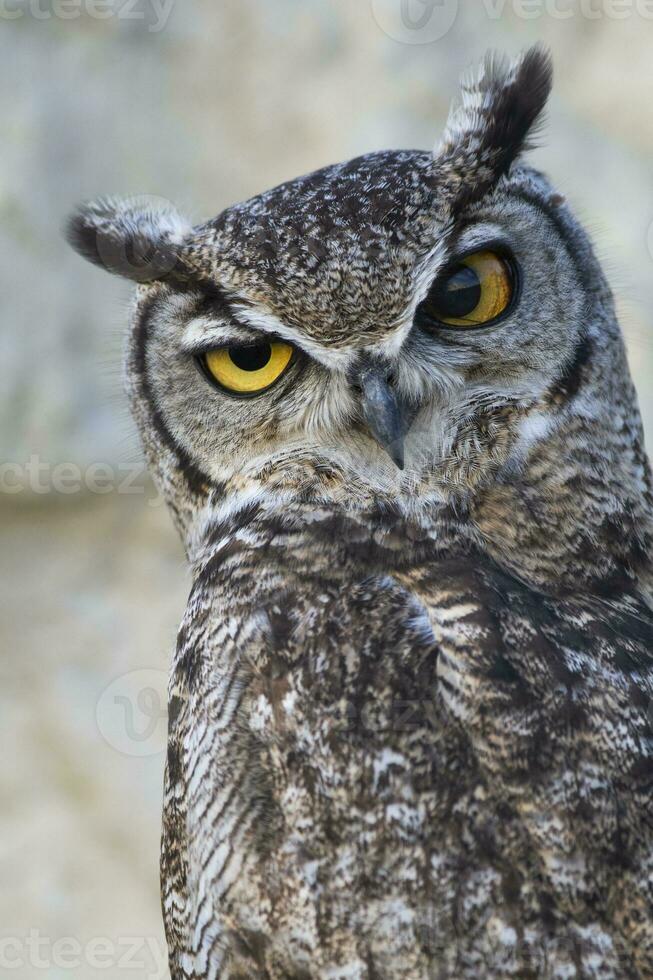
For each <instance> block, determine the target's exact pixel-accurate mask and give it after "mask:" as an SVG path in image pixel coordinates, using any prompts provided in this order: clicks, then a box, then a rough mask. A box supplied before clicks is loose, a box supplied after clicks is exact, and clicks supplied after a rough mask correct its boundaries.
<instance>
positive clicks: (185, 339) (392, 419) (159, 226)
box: [68, 47, 647, 528]
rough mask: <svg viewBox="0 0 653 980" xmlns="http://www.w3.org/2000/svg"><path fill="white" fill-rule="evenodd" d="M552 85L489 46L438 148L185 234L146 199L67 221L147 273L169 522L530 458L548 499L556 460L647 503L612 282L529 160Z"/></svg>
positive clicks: (460, 477)
mask: <svg viewBox="0 0 653 980" xmlns="http://www.w3.org/2000/svg"><path fill="white" fill-rule="evenodd" d="M550 87H551V64H550V60H549V57H548V55H547V54H546V52H545V51H543V50H542V49H540V48H539V47H536V48H533V49H531V50H529V51H527V52H526V53H525V54H523V55H522V56H521V57H520V58H519V59H518V60H517V61H516V62H514V63H513V64H508V63H506V62H504V61H503V60H501V59H497V58H494V57H489V56H488V57H487V58H486V59H485V62H484V63H483V65H482V67H481V69H480V71H479V72H478V73H477V75H476V76H475V77H473V78H470V79H469V80H467V81H465V82H464V84H463V87H462V99H461V102H460V105H459V106H457V107H455V108H454V109H453V110H452V112H451V114H450V117H449V120H448V122H447V126H446V129H445V132H444V135H443V136H442V138H441V139H440V140H439V141H438V144H437V146H436V148H435V150H434V151H433V152H423V151H392V152H380V153H371V154H369V155H366V156H362V157H359V158H357V159H354V160H351V161H349V162H347V163H342V164H338V165H334V166H329V167H325V168H324V169H322V170H319V171H317V172H315V173H312V174H309V175H308V176H304V177H300V178H298V179H296V180H292V181H289V182H288V183H286V184H283V185H281V186H280V187H276V188H274V189H273V190H270V191H268V192H266V193H263V194H261V195H259V196H257V197H254V198H252V199H251V200H249V201H246V202H244V203H241V204H236V205H234V206H233V207H229V208H227V209H226V210H225V211H223V212H222V213H221V214H220V215H218V217H217V218H214V219H213V220H211V221H208V222H206V223H204V224H201V225H199V226H196V227H192V226H191V225H190V224H189V223H188V222H186V221H185V220H184V219H183V218H182V217H181V216H180V215H179V214H178V213H177V212H176V211H175V209H174V208H172V207H163V208H152V207H150V206H149V205H148V204H147V202H145V203H144V202H143V201H141V200H138V199H134V200H131V201H124V202H120V201H113V200H102V201H100V202H98V203H95V204H91V205H88V206H85V207H82V208H81V209H80V210H79V211H78V212H77V213H76V214H74V215H73V216H72V218H71V219H70V223H69V227H68V237H69V240H70V242H71V243H72V245H73V247H74V248H76V249H77V250H78V251H79V252H80V253H81V254H82V255H83V256H85V257H86V258H88V259H90V260H91V261H92V262H95V263H97V264H100V265H102V266H104V267H105V268H106V269H108V270H109V271H110V272H114V273H117V274H119V275H122V276H126V277H128V278H130V279H132V280H135V281H136V282H137V283H138V284H139V285H138V290H137V294H136V302H135V307H134V315H133V322H132V329H131V334H130V342H129V349H128V357H127V382H128V389H129V392H130V395H131V399H132V404H133V408H134V412H135V415H136V418H137V420H138V422H139V425H140V429H141V432H142V436H143V439H144V443H145V446H146V450H147V453H148V455H149V458H150V462H151V465H152V467H153V469H154V471H155V473H156V474H157V475H158V478H159V481H160V483H161V485H162V486H163V489H164V491H165V492H166V494H167V496H168V499H169V502H170V504H171V505H172V508H173V511H174V512H175V513H176V515H177V517H178V520H179V523H180V525H181V527H182V528H184V527H185V526H186V525H187V523H188V520H189V519H190V517H191V516H192V514H193V513H194V512H195V511H196V508H197V506H198V505H199V504H201V503H202V501H205V500H206V497H207V495H208V494H215V493H217V492H220V493H225V492H227V491H228V490H229V489H235V488H239V489H243V488H250V489H251V490H252V492H257V491H258V490H261V489H264V488H268V489H269V488H274V489H275V491H277V492H279V493H283V494H285V495H286V499H288V498H293V497H294V498H300V499H303V500H315V501H320V502H337V503H339V504H341V505H343V506H349V507H365V506H367V505H369V504H370V503H371V502H377V503H378V502H379V501H387V502H390V503H391V504H393V505H397V506H402V507H404V508H407V509H411V508H412V509H418V508H424V507H427V508H428V507H432V506H434V505H437V504H438V503H442V502H447V501H449V502H451V501H452V500H457V501H469V500H470V499H472V500H473V499H476V498H478V497H479V495H483V494H485V495H486V499H487V495H488V494H490V495H491V493H492V492H493V491H494V492H495V493H496V491H497V490H498V489H499V488H502V487H506V486H508V485H510V486H515V485H521V486H522V487H526V486H530V485H532V483H533V480H534V479H535V478H534V476H533V473H534V471H533V466H534V465H539V466H540V468H541V470H542V472H543V474H544V475H543V476H542V474H541V476H542V479H543V480H544V484H546V486H545V488H544V490H543V495H544V497H546V498H551V496H552V495H555V493H556V489H555V480H556V479H562V477H561V474H567V475H569V472H571V471H570V470H569V467H570V466H571V467H572V470H573V475H574V476H576V477H577V476H578V473H579V470H580V471H581V472H583V471H584V470H586V471H587V472H586V475H587V478H588V479H594V480H596V479H598V480H600V481H602V484H605V481H606V480H607V479H608V476H609V474H610V472H611V468H612V476H614V467H615V466H618V467H620V470H621V474H622V476H620V480H621V483H622V484H623V485H622V486H621V489H619V488H615V493H617V492H618V493H621V494H622V497H623V492H622V491H623V488H624V486H625V487H626V488H627V490H626V491H624V492H626V493H627V494H628V493H630V494H631V495H635V496H636V495H637V494H640V493H641V485H642V481H643V480H645V479H647V476H646V474H647V470H646V464H645V462H644V461H643V459H642V454H641V450H640V449H639V447H640V446H641V431H640V428H639V416H638V414H637V407H636V403H635V399H634V395H633V392H632V388H631V386H630V382H629V378H628V371H627V368H626V365H625V360H624V352H623V347H622V343H621V337H620V332H619V328H618V326H617V323H616V320H615V316H614V311H613V307H612V300H611V296H610V292H609V290H608V288H607V286H606V283H605V280H604V278H603V275H602V273H601V270H600V268H599V266H598V264H597V261H596V260H595V258H594V255H593V252H592V249H591V247H590V245H589V243H588V240H587V238H586V236H585V234H584V233H583V231H582V229H581V228H580V226H579V225H578V223H577V222H576V220H575V219H574V217H573V216H572V214H571V212H570V210H569V209H568V207H567V206H566V204H565V202H564V199H563V198H562V197H561V195H560V194H558V193H556V191H555V190H554V189H553V188H552V187H551V186H550V184H549V183H548V181H547V180H546V179H545V177H543V176H542V175H541V174H540V173H538V172H537V171H535V170H533V169H531V168H529V167H528V166H526V165H525V164H524V163H523V162H522V155H523V153H524V152H525V151H526V150H527V149H528V148H529V144H530V142H531V141H532V137H533V133H534V131H535V129H536V127H537V124H538V120H540V117H541V114H542V110H543V108H544V106H545V103H546V100H547V97H548V94H549V90H550ZM597 441H598V442H601V445H602V449H601V452H600V453H599V454H598V457H597V456H596V455H595V454H594V455H592V458H591V459H590V458H589V456H588V457H587V458H586V459H583V453H584V452H588V451H589V447H590V446H591V444H592V443H594V444H596V443H597ZM625 450H627V452H625ZM542 453H544V457H543V455H542ZM543 458H545V459H546V460H547V462H546V463H545V464H544V463H543V462H542V459H543ZM538 460H539V462H538ZM544 471H545V472H544ZM547 481H550V482H549V483H547ZM541 482H542V480H540V483H541ZM638 484H639V485H640V490H636V489H635V488H636V486H637V485H638ZM577 496H580V494H577ZM479 520H480V518H479Z"/></svg>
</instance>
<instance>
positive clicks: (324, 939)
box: [70, 49, 653, 980]
mask: <svg viewBox="0 0 653 980" xmlns="http://www.w3.org/2000/svg"><path fill="white" fill-rule="evenodd" d="M550 80H551V69H550V62H549V59H548V57H547V56H546V54H545V53H544V52H543V51H542V50H541V49H533V50H531V51H529V52H527V53H526V54H525V55H524V56H523V57H521V58H520V59H518V60H517V61H516V62H515V63H514V64H513V65H508V64H506V63H504V62H502V61H501V60H499V59H496V58H495V59H487V60H486V62H485V64H484V66H483V68H482V69H481V71H480V74H479V75H478V78H477V81H475V82H473V83H465V85H464V87H463V96H462V107H461V108H460V109H457V110H455V111H454V112H453V113H452V115H451V117H450V120H449V122H448V124H447V128H446V131H445V134H444V137H443V139H442V141H441V142H440V144H439V147H438V149H437V151H436V153H435V154H433V153H430V152H424V151H394V152H382V153H372V154H368V155H366V156H363V157H359V158H357V159H355V160H351V161H349V162H346V163H342V164H336V165H333V166H329V167H325V168H324V169H322V170H319V171H317V172H315V173H313V174H309V175H307V176H304V177H299V178H297V179H295V180H292V181H289V182H287V183H285V184H283V185H281V186H280V187H277V188H274V189H272V190H270V191H267V192H265V193H263V194H260V195H258V196H257V197H254V198H252V199H251V200H249V201H245V202H243V203H240V204H236V205H234V206H232V207H230V208H227V209H226V210H225V211H224V212H222V214H220V215H218V216H217V217H216V218H214V219H213V220H210V221H207V222H205V223H203V224H201V225H199V226H197V227H194V228H190V227H188V226H187V225H185V224H184V223H183V221H182V220H181V219H179V217H178V216H177V215H176V212H173V211H172V210H170V209H169V208H167V207H166V208H164V209H163V210H162V211H153V210H152V209H151V208H150V207H149V206H148V207H146V208H140V209H139V208H138V207H134V206H133V204H131V203H129V202H128V203H127V204H119V203H115V202H114V203H107V202H106V201H103V202H100V204H99V205H96V206H89V207H87V208H85V209H83V210H82V211H81V212H79V213H78V214H77V215H76V216H75V217H74V218H73V219H72V222H71V225H70V236H71V241H72V243H73V245H74V246H75V247H76V248H77V249H78V250H79V251H81V252H82V254H84V255H85V256H86V257H87V258H90V259H91V260H92V261H95V262H98V261H99V262H101V263H103V264H105V265H106V266H107V267H108V268H109V269H110V271H113V272H117V273H119V274H121V275H126V276H128V277H129V278H132V279H135V280H137V281H138V282H139V283H140V285H139V287H138V290H137V294H136V302H135V306H134V316H133V322H132V329H131V332H130V338H129V345H128V357H127V368H126V374H127V386H128V391H129V395H130V399H131V404H132V407H133V411H134V415H135V417H136V420H137V422H138V425H139V428H140V431H141V434H142V438H143V442H144V446H145V450H146V454H147V457H148V461H149V463H150V466H151V469H152V472H153V474H154V477H155V479H156V480H157V482H158V484H159V486H160V487H161V489H162V491H163V493H164V494H165V496H166V499H167V501H168V503H169V505H170V507H171V509H172V512H173V515H174V517H175V520H176V523H177V525H178V527H179V530H180V533H181V535H182V537H183V540H184V544H185V547H186V550H187V553H188V557H189V560H190V564H191V568H192V574H193V586H192V590H191V595H190V597H189V601H188V606H187V610H186V614H185V616H184V620H183V622H182V625H181V628H180V631H179V636H178V643H177V649H176V652H175V655H174V658H173V664H172V671H171V682H170V703H169V709H170V710H169V741H168V754H167V767H166V790H165V803H164V820H163V842H162V854H161V870H162V897H163V909H164V917H165V924H166V933H167V937H168V943H169V947H170V971H171V976H172V978H173V980H200V978H221V980H243V978H249V980H252V978H261V980H291V978H295V980H308V978H316V980H327V978H330V980H345V978H347V980H432V978H433V977H439V978H442V980H478V978H479V977H488V978H497V980H498V978H504V977H520V978H524V980H525V978H531V977H532V978H535V977H538V978H543V980H559V978H561V977H568V978H578V980H581V978H583V980H644V978H649V977H651V976H653V922H652V914H651V909H652V908H653V794H652V793H651V778H652V775H653V729H652V727H651V720H652V718H653V714H652V713H651V710H650V705H651V698H652V697H653V656H652V653H651V651H652V650H653V611H652V605H653V601H652V596H653V576H652V574H651V573H652V568H651V542H652V541H653V499H652V495H651V478H650V471H649V465H648V461H647V458H646V454H645V451H644V445H643V435H642V429H641V423H640V418H639V411H638V407H637V400H636V397H635V393H634V390H633V387H632V383H631V381H630V376H629V373H628V366H627V362H626V356H625V351H624V346H623V341H622V337H621V332H620V329H619V324H618V322H617V319H616V316H615V310H614V304H613V301H612V296H611V293H610V290H609V288H608V285H607V283H606V280H605V278H604V276H603V273H602V271H601V268H600V266H599V264H598V262H597V260H596V258H595V256H594V253H593V250H592V247H591V244H590V243H589V241H588V238H587V236H586V234H585V232H584V231H583V229H582V228H581V227H580V225H579V223H578V222H577V220H576V219H575V217H574V215H573V213H572V212H571V210H570V208H569V207H568V206H567V204H566V203H565V202H564V201H563V199H562V198H561V196H560V195H559V194H558V193H557V192H556V191H555V189H554V188H553V187H552V186H551V184H550V183H549V182H548V180H547V179H546V178H545V177H544V176H543V175H542V174H540V173H538V172H537V171H535V170H533V169H532V168H530V167H529V166H528V165H527V164H526V163H525V162H524V161H523V160H522V159H521V154H522V153H523V151H524V150H526V149H527V148H528V146H529V143H530V142H531V140H532V134H533V129H534V127H535V126H536V125H537V121H538V119H539V118H540V115H541V112H542V109H543V107H544V104H545V101H546V97H547V94H548V91H549V87H550ZM134 257H136V260H137V261H136V263H135V264H136V266H137V268H136V269H134V268H133V266H134V261H133V259H134ZM488 310H489V312H487V311H488ZM479 311H481V312H479ZM483 311H485V312H483ZM273 350H276V351H281V354H282V357H281V361H282V363H283V365H284V367H283V370H282V371H281V372H280V373H279V374H278V376H275V378H274V379H273V381H272V383H270V384H267V383H266V384H264V385H262V386H261V388H260V389H257V391H258V393H252V392H251V390H250V391H249V393H248V397H242V396H241V395H240V394H238V395H237V393H235V391H234V389H233V387H232V388H229V387H228V385H227V384H226V382H224V378H223V379H222V380H221V379H220V376H216V375H215V374H214V375H212V374H211V371H210V370H209V364H210V363H213V360H212V359H215V360H216V362H217V363H220V364H223V363H224V362H225V360H226V361H229V362H230V368H229V370H230V371H231V372H232V374H233V371H234V370H236V369H238V370H241V368H238V365H239V364H245V366H246V368H247V364H248V363H250V362H251V364H253V366H250V367H249V368H247V370H248V371H251V372H252V373H251V374H249V375H248V378H249V379H251V378H252V376H253V375H254V374H255V372H256V371H259V370H262V368H261V365H262V364H263V365H264V366H265V363H266V358H268V357H269V359H270V361H271V360H272V354H273ZM252 352H255V354H256V356H255V357H253V360H252V356H251V355H252ZM246 355H247V356H246ZM248 357H249V358H250V361H249V362H248V360H247V358H248ZM257 358H259V360H257ZM246 368H242V370H243V371H244V370H246ZM232 374H230V375H229V377H231V376H232ZM256 376H257V377H258V375H256ZM266 377H267V375H266ZM254 387H256V386H254ZM402 467H403V468H402Z"/></svg>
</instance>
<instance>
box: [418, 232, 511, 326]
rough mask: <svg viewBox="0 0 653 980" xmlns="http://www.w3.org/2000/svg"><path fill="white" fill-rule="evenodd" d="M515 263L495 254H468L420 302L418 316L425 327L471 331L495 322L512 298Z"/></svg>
mask: <svg viewBox="0 0 653 980" xmlns="http://www.w3.org/2000/svg"><path fill="white" fill-rule="evenodd" d="M515 277H516V271H515V266H514V263H513V262H512V261H511V260H509V259H508V258H507V257H506V256H504V255H500V254H498V253H497V252H491V251H483V252H475V253H474V254H472V255H467V256H465V257H464V258H462V259H461V260H460V261H459V262H458V263H456V264H455V265H452V266H450V267H449V268H448V269H446V270H445V272H444V274H443V275H441V276H439V277H438V279H437V280H436V282H435V283H434V284H433V286H432V287H431V289H430V292H429V294H428V296H427V297H426V299H425V300H424V301H423V302H422V303H420V305H419V307H418V310H417V314H418V317H419V319H420V320H421V321H422V322H423V323H424V324H425V325H426V326H428V325H429V323H432V324H434V325H435V326H438V325H440V326H446V327H456V328H458V329H461V328H462V329H468V330H469V329H470V328H474V327H481V326H487V325H488V324H490V323H494V321H495V320H497V319H498V318H499V317H500V316H501V315H502V314H503V313H505V312H506V311H507V310H508V308H509V307H510V305H511V303H512V300H513V297H514V295H515V282H516V278H515Z"/></svg>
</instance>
